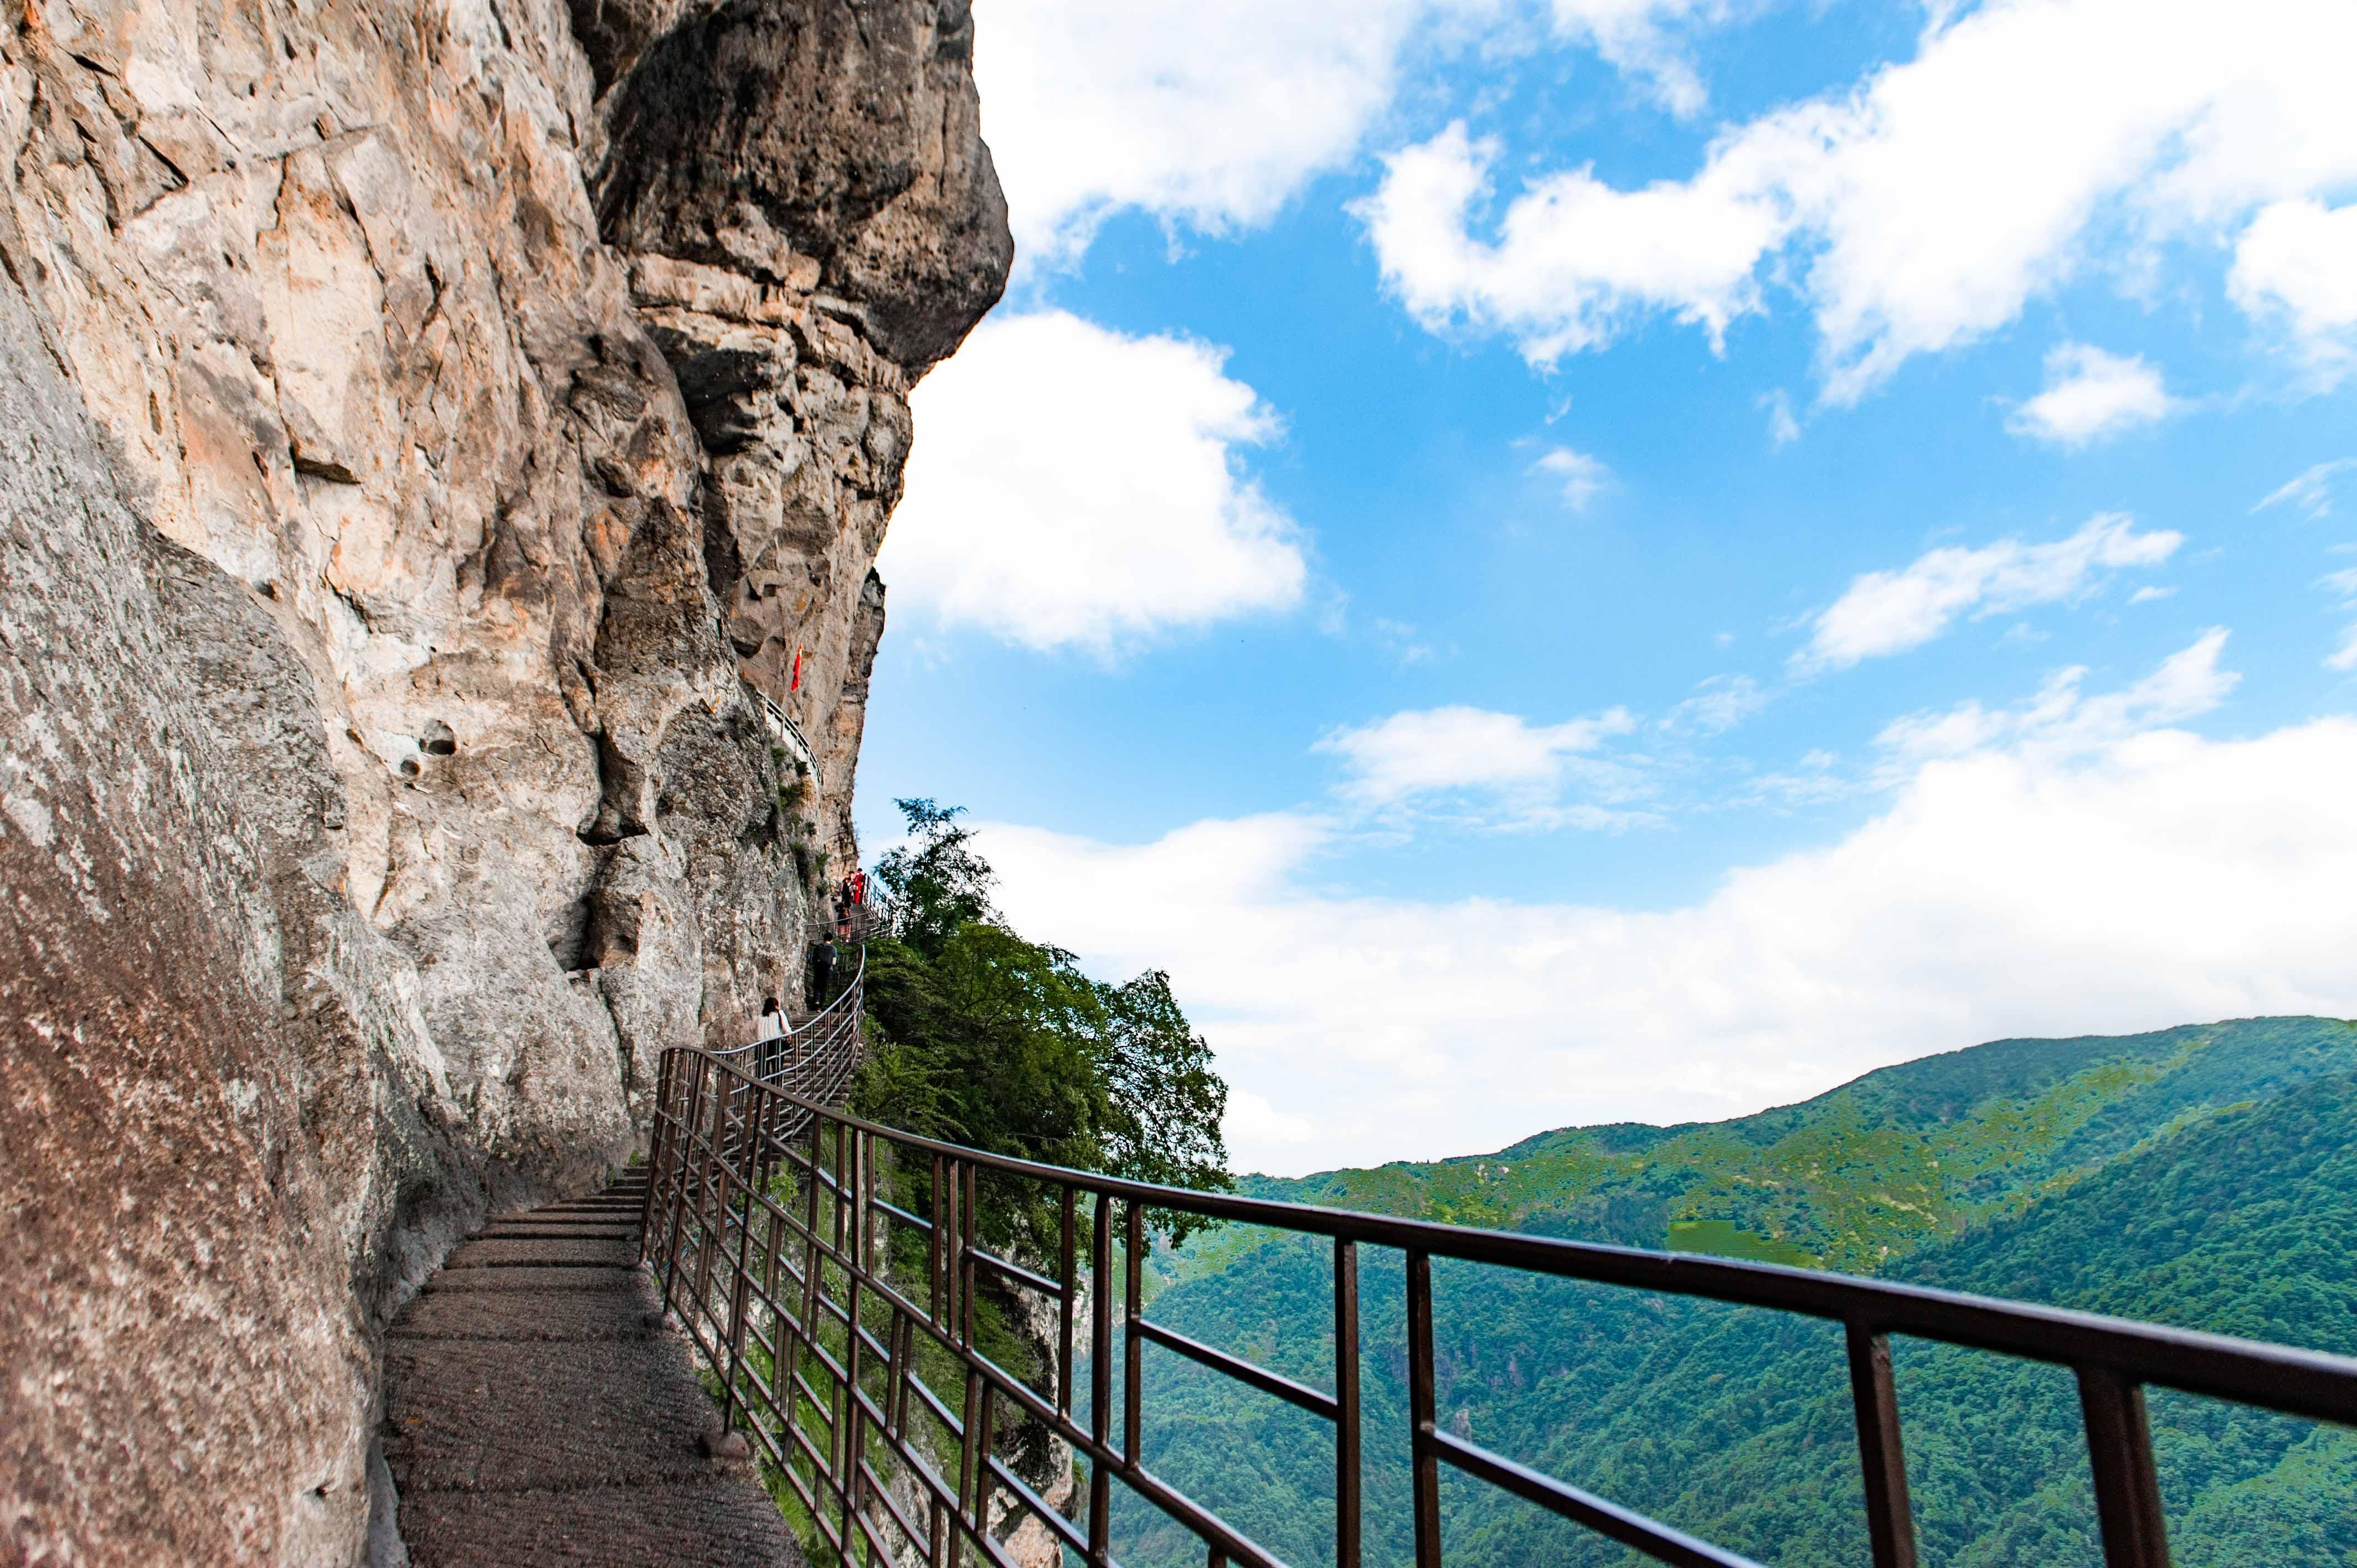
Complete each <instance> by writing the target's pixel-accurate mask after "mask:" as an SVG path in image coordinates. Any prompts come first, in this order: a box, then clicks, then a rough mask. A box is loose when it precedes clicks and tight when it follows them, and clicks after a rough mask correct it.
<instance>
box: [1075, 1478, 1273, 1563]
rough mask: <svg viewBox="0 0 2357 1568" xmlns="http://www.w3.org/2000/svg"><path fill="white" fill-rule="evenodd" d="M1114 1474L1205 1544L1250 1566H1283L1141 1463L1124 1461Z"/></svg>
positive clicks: (1261, 1547) (1245, 1536) (1265, 1550)
mask: <svg viewBox="0 0 2357 1568" xmlns="http://www.w3.org/2000/svg"><path fill="white" fill-rule="evenodd" d="M1114 1474H1116V1475H1118V1476H1119V1477H1121V1479H1122V1484H1123V1485H1124V1486H1126V1487H1128V1488H1129V1489H1130V1490H1131V1491H1133V1492H1135V1493H1136V1494H1137V1495H1138V1496H1139V1497H1141V1498H1145V1499H1146V1501H1147V1502H1149V1503H1152V1504H1153V1505H1154V1506H1155V1507H1156V1508H1158V1509H1161V1510H1162V1511H1163V1512H1164V1513H1167V1514H1168V1515H1169V1516H1170V1517H1171V1518H1172V1519H1174V1520H1178V1521H1179V1523H1180V1524H1183V1525H1185V1526H1186V1527H1187V1528H1188V1529H1189V1530H1193V1531H1194V1532H1195V1533H1196V1534H1197V1535H1198V1536H1200V1538H1201V1539H1202V1540H1203V1541H1205V1542H1206V1543H1207V1544H1209V1545H1211V1546H1216V1547H1218V1548H1219V1549H1220V1550H1221V1551H1222V1552H1226V1553H1227V1554H1228V1555H1229V1556H1230V1557H1234V1558H1241V1559H1242V1560H1243V1562H1244V1563H1247V1564H1250V1565H1251V1568H1286V1565H1285V1562H1284V1560H1283V1559H1281V1558H1278V1557H1276V1556H1274V1555H1272V1554H1271V1553H1270V1552H1268V1551H1267V1549H1266V1548H1265V1547H1263V1546H1262V1545H1261V1544H1260V1543H1259V1542H1258V1541H1254V1540H1253V1539H1252V1538H1251V1537H1250V1536H1247V1535H1243V1534H1239V1533H1238V1532H1237V1530H1235V1528H1234V1527H1233V1526H1232V1525H1231V1524H1229V1523H1228V1522H1227V1520H1223V1519H1222V1518H1221V1517H1220V1516H1219V1515H1217V1514H1215V1513H1213V1512H1211V1510H1210V1509H1206V1508H1204V1507H1203V1506H1202V1505H1201V1504H1200V1503H1198V1502H1196V1501H1195V1499H1194V1498H1190V1497H1189V1496H1188V1495H1187V1494H1186V1493H1184V1492H1182V1491H1180V1490H1179V1488H1178V1487H1174V1486H1172V1485H1171V1484H1170V1483H1169V1482H1168V1481H1165V1480H1163V1479H1161V1478H1160V1477H1157V1476H1156V1475H1155V1474H1154V1473H1153V1472H1152V1471H1150V1470H1148V1469H1147V1468H1146V1466H1143V1465H1127V1466H1122V1467H1121V1468H1120V1469H1118V1470H1116V1471H1115V1472H1114Z"/></svg>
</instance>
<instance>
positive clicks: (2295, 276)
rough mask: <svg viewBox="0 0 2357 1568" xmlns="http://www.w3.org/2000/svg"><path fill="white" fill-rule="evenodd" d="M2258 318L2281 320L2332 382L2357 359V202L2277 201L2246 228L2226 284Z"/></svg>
mask: <svg viewBox="0 0 2357 1568" xmlns="http://www.w3.org/2000/svg"><path fill="white" fill-rule="evenodd" d="M2227 287H2228V291H2229V292H2230V293H2232V294H2233V296H2234V303H2235V304H2237V305H2239V306H2242V307H2243V308H2244V310H2245V311H2248V312H2249V313H2250V314H2252V315H2253V316H2256V317H2262V318H2274V319H2280V320H2281V321H2282V322H2283V323H2284V324H2285V326H2286V327H2287V328H2289V330H2290V332H2291V334H2292V338H2293V340H2294V341H2295V343H2296V344H2298V347H2299V349H2301V351H2302V352H2303V353H2304V354H2305V355H2306V357H2307V358H2308V360H2309V362H2310V364H2311V365H2312V366H2313V367H2314V368H2315V370H2316V371H2317V373H2318V375H2319V378H2320V379H2321V380H2322V381H2325V382H2327V383H2330V382H2332V381H2338V380H2339V379H2340V378H2341V376H2342V375H2344V374H2346V373H2347V372H2348V370H2349V367H2350V365H2351V364H2352V360H2357V203H2352V204H2351V205H2349V206H2347V207H2336V208H2327V207H2326V206H2325V205H2324V204H2323V203H2322V202H2320V201H2316V200H2312V199H2304V198H2294V199H2289V200H2285V201H2278V202H2276V203H2275V204H2274V205H2273V206H2271V207H2269V208H2267V209H2266V210H2265V211H2264V212H2261V213H2260V214H2259V215H2258V217H2257V218H2255V219H2254V220H2252V223H2251V226H2250V227H2249V228H2248V229H2245V230H2244V231H2243V238H2242V241H2241V242H2240V243H2239V244H2237V245H2236V246H2235V248H2234V270H2233V274H2232V276H2231V277H2230V278H2229V280H2228V284H2227Z"/></svg>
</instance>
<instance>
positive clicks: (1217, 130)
mask: <svg viewBox="0 0 2357 1568" xmlns="http://www.w3.org/2000/svg"><path fill="white" fill-rule="evenodd" d="M1727 9H1728V7H1727V4H1725V3H1724V0H1551V4H1548V5H1544V6H1541V5H1539V4H1538V0H1183V3H1182V0H1122V3H1120V4H1113V5H1109V4H1105V3H1104V0H991V3H990V4H988V5H985V9H984V14H983V16H982V18H981V23H980V25H979V26H978V27H976V28H975V30H974V75H975V77H976V79H977V80H978V81H979V82H980V84H981V88H982V102H983V131H984V134H985V137H986V138H987V140H988V141H989V144H990V147H991V151H992V154H993V156H994V157H995V159H996V163H997V166H998V173H999V179H1000V181H1001V183H1002V184H1003V185H1004V186H1005V187H1006V204H1007V209H1008V214H1009V217H1010V219H1011V220H1012V223H1013V226H1014V230H1015V240H1016V246H1017V261H1018V264H1024V265H1028V264H1031V263H1040V262H1044V263H1048V264H1050V265H1054V264H1058V263H1069V262H1071V261H1073V260H1075V259H1077V258H1078V257H1079V255H1080V254H1081V253H1082V252H1084V251H1085V250H1086V249H1087V248H1088V244H1089V242H1090V240H1091V239H1092V237H1093V236H1094V235H1095V233H1096V231H1097V229H1098V227H1099V226H1100V225H1101V224H1102V223H1103V221H1104V220H1105V219H1107V218H1108V217H1110V216H1112V215H1113V214H1114V213H1115V212H1118V211H1120V210H1122V209H1135V210H1140V211H1144V212H1147V213H1151V214H1153V215H1154V216H1156V217H1157V218H1159V219H1161V220H1163V221H1165V222H1166V223H1183V224H1186V225H1188V226H1189V227H1191V228H1193V229H1195V230H1197V231H1200V232H1204V233H1210V234H1220V233H1225V232H1228V231H1232V230H1234V229H1238V228H1249V227H1253V226H1254V225H1257V224H1261V223H1265V222H1266V221H1268V220H1270V219H1271V218H1273V217H1274V216H1275V214H1276V213H1277V211H1278V210H1279V209H1282V208H1283V207H1284V205H1285V203H1286V201H1287V200H1289V199H1292V198H1293V197H1294V196H1295V195H1296V194H1297V193H1298V192H1299V191H1300V190H1301V188H1303V187H1304V186H1306V185H1307V184H1308V182H1309V181H1310V180H1312V179H1314V178H1316V177H1318V175H1320V174H1322V173H1325V172H1327V171H1329V170H1330V169H1334V168H1337V167H1339V166H1341V165H1342V164H1344V163H1345V162H1347V161H1348V160H1349V159H1350V158H1351V156H1353V155H1354V154H1355V153H1357V151H1358V150H1359V148H1360V146H1361V145H1362V144H1363V142H1364V140H1365V138H1366V136H1367V134H1369V132H1370V131H1371V130H1372V129H1373V127H1374V126H1375V125H1376V124H1377V123H1378V122H1379V121H1380V120H1381V119H1382V117H1383V115H1384V114H1385V113H1387V112H1388V111H1389V110H1390V107H1391V105H1392V103H1393V102H1394V98H1395V97H1396V96H1397V94H1398V91H1399V89H1400V84H1401V81H1402V79H1403V76H1404V74H1405V71H1406V70H1407V68H1408V66H1409V63H1410V62H1411V61H1412V60H1413V59H1415V58H1416V57H1417V56H1418V55H1419V54H1420V53H1422V54H1430V53H1435V52H1437V51H1439V50H1442V49H1446V48H1450V47H1453V46H1456V45H1459V44H1464V43H1469V42H1473V41H1475V40H1477V39H1478V40H1480V42H1482V43H1483V44H1484V45H1485V46H1486V47H1487V48H1490V49H1491V50H1492V51H1499V50H1506V51H1512V50H1516V49H1519V48H1523V47H1526V46H1527V45H1528V44H1529V43H1530V42H1531V41H1532V40H1533V38H1534V37H1535V35H1534V33H1533V31H1532V29H1531V28H1530V27H1528V26H1527V23H1528V21H1529V19H1530V18H1531V17H1532V16H1534V15H1536V13H1538V12H1539V11H1541V10H1544V12H1545V13H1546V14H1547V16H1548V18H1549V22H1550V24H1551V26H1552V28H1553V30H1554V32H1555V35H1556V36H1557V37H1559V38H1566V39H1569V40H1571V41H1574V42H1577V43H1584V44H1587V45H1588V46H1590V47H1592V48H1595V49H1596V50H1597V52H1598V54H1600V55H1601V56H1603V58H1604V59H1606V60H1607V61H1609V63H1611V64H1612V65H1613V66H1615V67H1616V68H1618V69H1620V70H1624V71H1627V72H1629V73H1630V74H1631V76H1632V77H1634V78H1636V79H1637V80H1639V81H1642V82H1645V83H1646V84H1648V85H1649V86H1650V88H1651V89H1652V91H1653V92H1654V94H1655V95H1656V96H1657V97H1659V98H1660V99H1661V100H1662V102H1663V103H1665V104H1666V105H1668V106H1669V107H1671V108H1672V109H1673V110H1674V111H1675V112H1677V113H1687V114H1691V113H1696V112H1698V111H1699V110H1700V109H1701V108H1702V106H1703V102H1704V98H1705V94H1704V91H1703V88H1702V83H1701V81H1700V79H1699V78H1698V77H1697V76H1696V75H1695V71H1694V69H1693V66H1692V64H1691V63H1690V62H1689V61H1688V59H1686V56H1685V53H1684V49H1683V48H1682V47H1681V46H1680V44H1679V43H1678V41H1677V39H1676V38H1675V37H1674V29H1675V28H1676V27H1678V25H1679V24H1681V23H1684V22H1694V23H1698V24H1699V23H1707V22H1709V21H1712V20H1715V19H1716V18H1717V17H1719V16H1722V15H1724V14H1725V13H1726V12H1727Z"/></svg>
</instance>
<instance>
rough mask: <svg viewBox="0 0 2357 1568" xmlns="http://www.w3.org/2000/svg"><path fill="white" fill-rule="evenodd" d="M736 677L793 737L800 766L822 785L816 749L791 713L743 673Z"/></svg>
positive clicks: (822, 780)
mask: <svg viewBox="0 0 2357 1568" xmlns="http://www.w3.org/2000/svg"><path fill="white" fill-rule="evenodd" d="M737 680H739V681H740V682H744V686H745V690H747V691H748V692H750V693H752V694H753V698H754V700H755V701H756V702H758V703H760V704H761V707H762V709H763V711H764V712H766V713H767V714H769V716H770V718H772V719H775V720H776V721H777V722H778V724H779V725H780V726H782V727H783V728H784V730H785V732H786V733H787V734H788V735H790V736H792V737H793V741H794V745H795V746H797V747H799V748H800V749H801V751H802V766H803V767H805V768H809V769H810V772H811V779H812V781H813V783H817V784H821V785H823V783H824V782H825V780H824V779H822V778H821V777H820V774H819V766H818V750H817V748H816V747H814V746H812V745H811V743H810V737H809V736H806V735H804V734H802V725H798V724H796V723H794V716H793V714H790V713H788V712H786V710H785V708H784V706H783V705H782V704H780V703H779V701H778V700H777V699H776V698H775V697H772V696H771V695H770V693H767V692H764V691H763V690H761V688H760V687H759V686H756V685H755V684H753V682H750V681H747V680H745V677H744V676H743V675H741V674H740V675H739V676H737Z"/></svg>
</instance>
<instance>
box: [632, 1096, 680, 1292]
mask: <svg viewBox="0 0 2357 1568" xmlns="http://www.w3.org/2000/svg"><path fill="white" fill-rule="evenodd" d="M678 1056H679V1053H678V1052H677V1051H665V1052H663V1054H662V1056H660V1057H658V1058H655V1114H654V1124H653V1125H652V1126H651V1127H649V1128H648V1129H647V1196H646V1197H645V1198H644V1199H643V1200H642V1201H641V1202H640V1205H639V1262H642V1263H643V1262H646V1261H647V1260H648V1259H649V1258H651V1257H652V1256H653V1255H654V1254H653V1252H652V1251H651V1249H652V1247H653V1246H654V1237H655V1194H656V1193H658V1192H660V1191H661V1190H662V1168H663V1165H662V1162H663V1115H664V1113H665V1112H667V1111H668V1110H669V1109H670V1106H671V1081H672V1076H673V1073H674V1072H675V1071H676V1070H677V1069H678V1066H679V1061H678Z"/></svg>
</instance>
